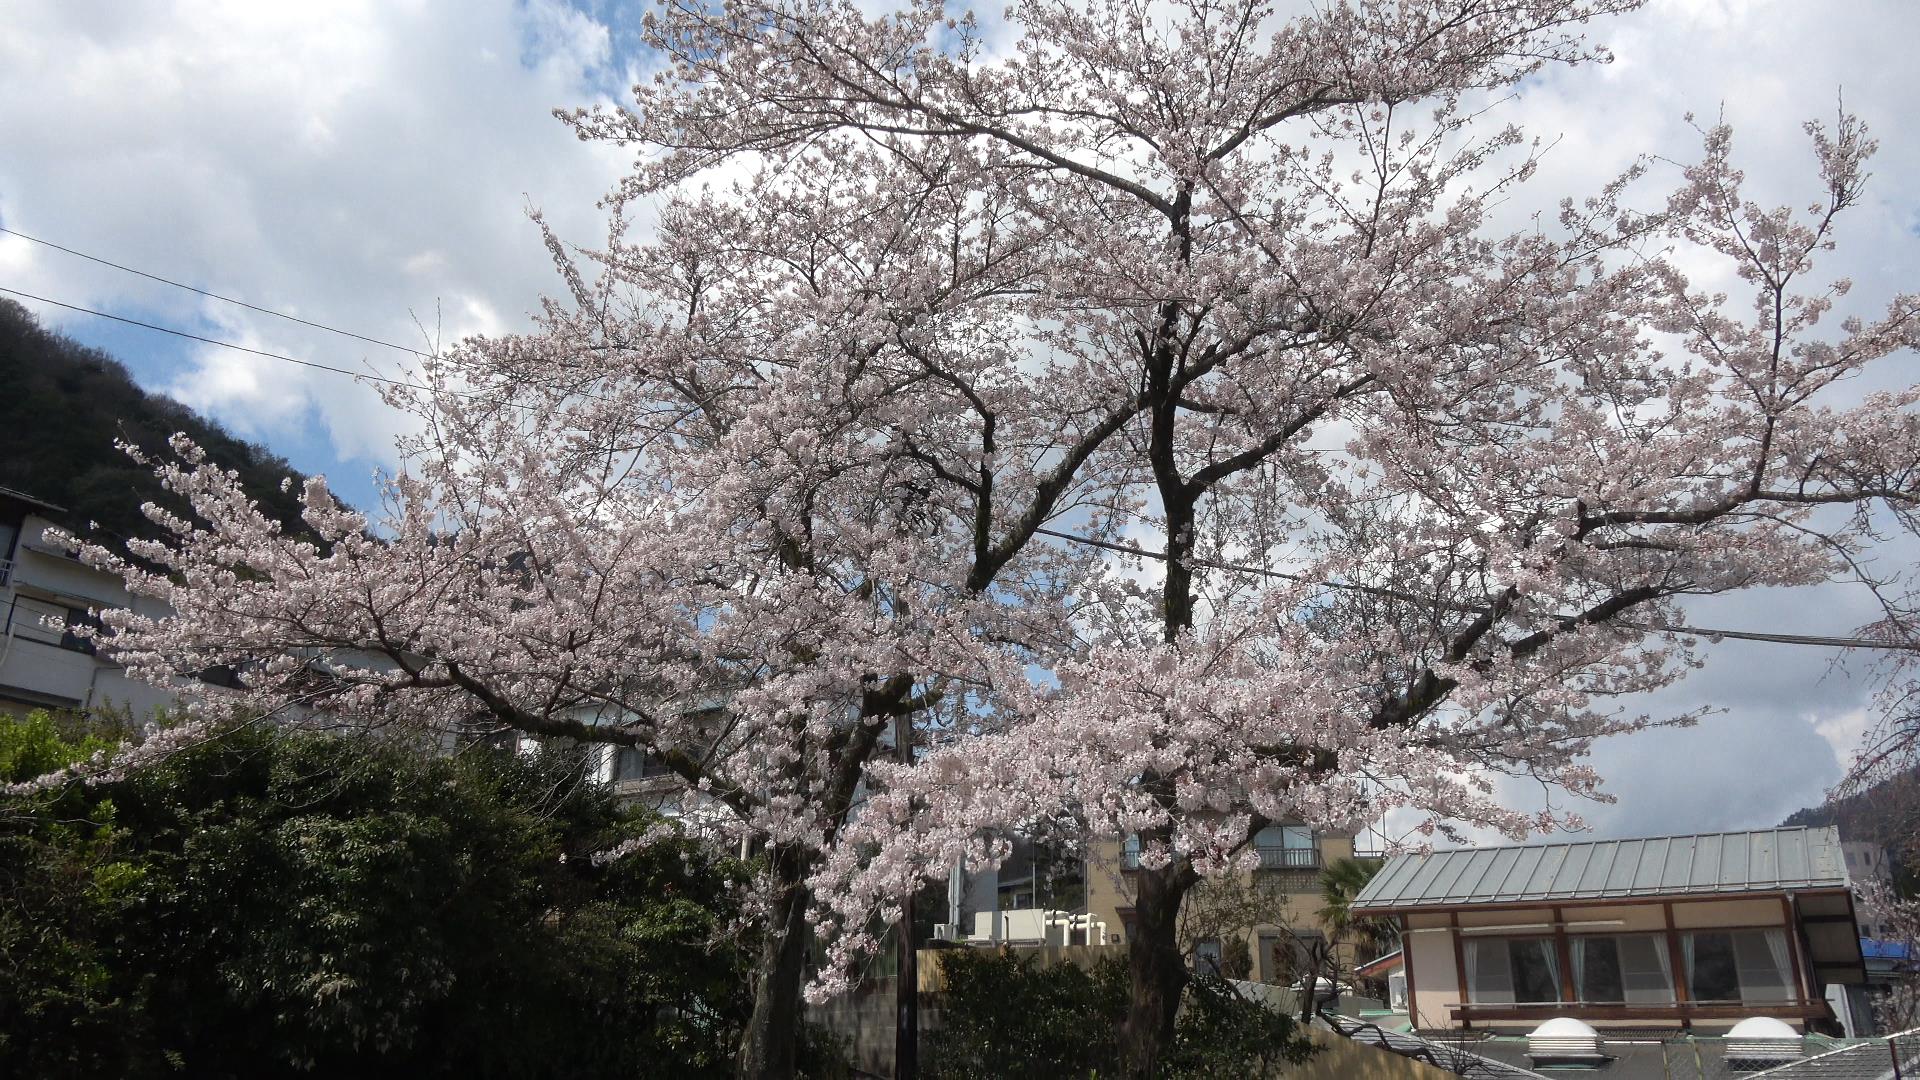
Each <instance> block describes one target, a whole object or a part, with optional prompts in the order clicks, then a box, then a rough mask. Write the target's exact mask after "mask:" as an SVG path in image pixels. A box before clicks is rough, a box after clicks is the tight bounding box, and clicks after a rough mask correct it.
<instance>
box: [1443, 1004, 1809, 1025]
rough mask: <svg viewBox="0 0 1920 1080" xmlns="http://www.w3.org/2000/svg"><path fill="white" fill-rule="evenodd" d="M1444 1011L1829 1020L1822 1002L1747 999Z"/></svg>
mask: <svg viewBox="0 0 1920 1080" xmlns="http://www.w3.org/2000/svg"><path fill="white" fill-rule="evenodd" d="M1447 1011H1448V1012H1449V1013H1451V1014H1452V1015H1453V1018H1454V1019H1455V1020H1457V1021H1460V1022H1462V1023H1465V1024H1472V1023H1474V1022H1475V1021H1481V1022H1498V1021H1507V1022H1513V1021H1539V1020H1548V1019H1552V1018H1553V1017H1556V1016H1571V1017H1573V1018H1574V1019H1576V1020H1665V1021H1673V1022H1676V1023H1677V1022H1680V1021H1685V1020H1744V1019H1746V1018H1747V1017H1749V1016H1777V1017H1782V1018H1788V1019H1794V1020H1831V1019H1833V1006H1832V1005H1830V1004H1829V1003H1827V1002H1825V1001H1802V1000H1793V1001H1749V1002H1727V1001H1713V1002H1691V1001H1680V1002H1645V1003H1640V1004H1624V1003H1620V1002H1565V1001H1548V1002H1519V1003H1513V1004H1508V1003H1500V1004H1492V1003H1479V1004H1471V1005H1449V1006H1447Z"/></svg>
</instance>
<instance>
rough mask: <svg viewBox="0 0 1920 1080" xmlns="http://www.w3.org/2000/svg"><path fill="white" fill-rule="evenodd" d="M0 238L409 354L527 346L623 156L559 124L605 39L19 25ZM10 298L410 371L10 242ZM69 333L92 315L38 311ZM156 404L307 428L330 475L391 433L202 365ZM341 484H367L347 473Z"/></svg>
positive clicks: (15, 10)
mask: <svg viewBox="0 0 1920 1080" xmlns="http://www.w3.org/2000/svg"><path fill="white" fill-rule="evenodd" d="M7 21H8V28H7V33H6V34H4V35H0V99H4V100H6V101H7V102H8V103H9V104H8V108H7V110H6V111H5V112H4V114H0V145H4V146H6V147H7V153H6V154H5V155H4V156H0V217H3V218H4V220H5V223H6V224H7V225H8V226H9V227H12V228H17V229H20V230H21V231H23V232H27V233H30V234H32V235H36V236H40V237H43V238H45V239H48V240H52V241H55V242H59V243H64V244H68V245H70V246H73V247H76V248H79V249H81V250H85V251H90V252H94V253H97V254H100V255H103V256H106V257H109V258H113V259H115V260H117V261H121V262H125V263H127V264H129V265H132V266H136V267H140V268H142V269H151V270H153V271H155V272H158V273H162V274H166V275H168V276H173V277H177V278H180V279H182V280H185V281H188V282H190V283H193V284H197V285H201V286H203V287H206V288H209V289H212V290H214V291H218V292H223V293H226V294H228V295H234V296H239V297H241V298H243V299H247V300H250V301H253V302H256V303H260V304H263V305H266V306H272V307H277V308H280V309H282V310H286V311H289V312H290V313H293V314H296V315H299V316H301V317H303V318H308V319H313V320H315V321H319V322H324V323H328V324H331V325H334V326H339V327H342V328H345V329H350V330H354V331H356V332H359V333H364V334H367V335H369V336H372V337H377V338H381V339H384V340H387V341H393V342H397V343H400V344H403V345H408V346H412V347H419V346H420V345H421V343H422V340H423V339H422V336H421V333H420V331H419V329H418V328H417V327H416V326H415V322H414V320H415V318H416V317H417V318H418V319H419V320H420V322H422V323H425V324H426V325H427V326H428V328H429V329H433V328H435V324H436V320H444V322H443V323H442V324H441V325H440V326H439V327H438V328H439V329H440V330H441V331H442V332H443V334H444V336H445V337H446V338H447V339H448V340H451V339H454V338H457V337H459V336H461V335H465V334H468V333H473V332H476V331H499V330H503V329H512V328H517V327H519V326H520V325H522V324H523V323H524V315H523V313H525V312H527V311H529V310H531V309H532V308H533V307H534V306H535V305H536V303H537V299H538V297H539V295H540V294H541V293H542V292H543V291H547V290H549V289H550V288H551V287H552V285H553V283H554V279H553V277H552V273H551V268H550V264H549V263H548V261H547V258H546V255H545V252H544V250H543V248H542V247H541V244H540V240H539V236H538V234H537V232H536V231H535V230H534V229H533V227H532V226H531V225H530V224H529V223H528V222H527V220H526V217H525V207H526V205H527V204H528V202H529V201H531V202H533V203H535V204H537V205H541V206H544V207H546V208H547V209H548V214H549V217H550V219H551V220H552V221H553V223H554V225H555V226H556V228H558V229H559V230H560V231H561V233H562V234H563V235H565V236H570V237H579V238H581V239H583V240H594V239H597V238H599V237H600V236H602V235H603V234H604V229H603V228H602V224H601V215H600V212H599V211H598V210H597V209H596V208H595V206H594V203H595V200H596V199H597V198H598V197H599V196H600V195H602V194H603V193H604V192H605V191H606V189H607V188H608V186H609V185H610V184H611V183H612V181H613V179H614V178H615V177H616V176H617V175H618V174H619V171H620V164H621V162H622V160H623V159H624V157H625V155H624V154H623V153H621V152H619V151H615V150H612V149H610V148H606V147H599V146H590V145H587V144H583V143H580V142H579V141H578V140H576V139H574V138H573V136H572V135H571V134H570V133H569V132H568V131H567V130H566V129H565V128H564V127H563V126H562V125H561V124H560V123H559V122H558V121H556V120H554V119H553V117H552V115H551V110H552V109H553V108H554V107H555V106H561V105H573V104H586V103H591V102H592V101H593V100H595V99H596V96H597V94H598V88H599V87H600V86H601V85H602V84H603V83H605V82H606V81H607V79H608V77H609V65H610V64H611V62H612V48H611V43H610V39H609V36H608V33H607V31H606V29H605V28H604V27H602V26H600V25H599V24H598V23H595V22H593V21H592V20H591V19H588V18H586V17H585V16H583V15H581V14H579V13H578V12H576V11H573V10H572V9H570V8H567V7H566V6H565V5H563V4H558V3H553V2H548V0H540V2H535V3H529V4H517V3H513V2H511V0H476V2H450V0H413V2H407V3H373V2H367V3H361V4H358V5H348V6H341V5H295V4H259V3H251V2H236V3H220V2H215V0H180V2H177V3H173V4H168V5H159V4H154V5H134V6H132V7H128V6H126V5H119V4H85V3H72V2H68V0H55V2H46V3H27V4H24V5H21V4H15V5H10V6H9V14H8V19H7ZM0 274H4V280H0V284H6V285H12V286H15V287H18V288H22V289H27V290H28V291H33V292H37V293H39V294H41V295H45V296H50V297H55V298H58V299H62V300H67V301H70V302H74V303H79V304H84V305H87V306H92V307H100V308H102V309H104V310H109V311H127V310H130V309H137V310H141V311H144V312H146V313H148V314H149V315H150V316H152V317H156V321H161V322H165V323H167V324H169V325H175V326H181V327H184V328H188V329H195V330H198V331H199V332H202V333H209V330H210V329H211V330H213V331H215V332H213V333H209V336H220V337H226V338H229V339H232V340H236V341H240V342H242V343H244V344H247V345H249V346H253V347H257V348H260V349H264V350H267V351H271V352H279V353H286V354H288V355H293V356H299V357H303V358H311V359H314V360H318V361H322V362H326V363H330V364H334V365H336V366H340V367H346V368H351V369H355V370H362V369H364V368H366V367H367V366H368V365H371V366H372V367H373V368H375V369H377V370H380V371H384V372H387V373H394V372H396V371H398V370H400V369H401V368H402V366H403V365H404V364H405V363H406V362H407V357H406V356H405V355H404V354H402V353H399V352H395V351H392V350H388V349H383V348H380V347H378V346H372V345H367V344H365V343H363V342H357V341H352V340H350V339H346V338H340V337H336V336H333V335H329V334H325V333H321V332H319V331H312V330H308V329H305V328H301V327H297V326H294V325H293V324H289V323H284V322H281V321H278V320H274V319H270V318H267V317H265V316H260V315H256V314H253V313H249V312H245V311H243V310H241V309H237V308H232V307H229V306H227V305H222V304H218V303H216V302H213V301H206V300H202V299H201V298H198V297H195V296H193V295H191V294H188V293H184V292H179V291H177V290H172V289H167V288H165V287H164V286H159V285H155V284H153V283H151V282H143V281H141V280H139V279H137V278H131V277H128V276H126V275H122V274H118V273H115V272H113V271H110V270H106V269H104V268H101V267H97V266H92V265H90V264H87V263H84V262H81V261H79V260H75V259H72V258H71V257H68V256H65V255H61V254H59V253H57V252H50V251H46V250H44V249H38V248H33V247H32V246H31V245H27V244H26V243H25V242H24V241H19V240H15V239H12V238H7V239H6V240H5V241H0ZM41 314H42V316H43V318H47V319H48V321H50V322H52V323H54V324H56V325H60V326H63V327H65V326H76V325H77V322H76V321H77V320H79V319H82V318H84V317H81V316H71V315H59V314H53V313H50V312H47V311H45V310H42V311H41ZM192 362H193V364H194V365H195V366H194V368H193V369H192V370H186V371H181V372H179V373H178V374H177V375H176V376H175V377H173V378H172V379H170V380H168V381H167V383H166V385H165V386H164V387H163V389H166V390H167V391H168V392H170V393H172V394H173V395H174V396H176V397H178V398H180V399H181V400H183V401H185V402H186V403H188V404H190V405H193V406H194V407H196V408H200V409H203V410H206V411H208V412H210V413H212V414H213V415H214V416H216V417H218V418H219V419H221V420H223V421H224V422H226V423H227V424H228V425H229V426H231V427H233V428H234V429H236V430H237V431H239V432H240V433H241V434H243V435H247V436H249V437H253V438H263V439H266V440H267V441H270V442H271V441H272V439H273V436H274V435H275V434H276V433H277V431H278V430H280V428H281V426H282V425H285V424H288V423H290V422H298V421H299V420H301V419H302V418H303V417H305V416H307V415H309V413H308V409H309V408H311V409H312V410H314V411H316V412H317V414H318V416H319V417H320V419H321V420H322V422H323V423H324V424H325V425H326V428H327V435H328V437H329V438H330V440H331V443H332V445H333V447H334V448H335V450H336V452H337V453H338V455H339V456H340V457H341V458H342V459H371V460H373V461H381V460H388V459H389V458H390V456H391V444H392V436H393V434H394V433H395V431H396V430H397V429H398V428H400V427H401V426H402V425H403V423H404V421H403V419H402V418H400V417H398V416H397V415H396V414H393V413H392V412H390V411H388V410H386V409H385V408H383V407H382V406H381V405H380V404H379V402H378V400H377V399H376V398H375V396H374V395H373V393H372V391H371V390H369V389H367V388H365V387H360V386H356V385H355V384H354V383H353V382H351V381H350V380H348V379H345V378H343V377H341V376H337V375H332V374H326V373H322V372H314V371H310V370H304V369H300V368H296V367H293V366H290V365H286V364H283V363H278V362H275V361H270V360H265V359H262V358H258V357H248V356H245V355H243V354H238V353H232V352H227V351H225V350H220V349H216V348H213V347H211V346H209V347H206V348H203V349H199V350H197V351H196V352H195V353H194V354H193V360H192ZM356 471H358V470H357V469H356Z"/></svg>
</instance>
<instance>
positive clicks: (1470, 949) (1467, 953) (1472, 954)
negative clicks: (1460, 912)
mask: <svg viewBox="0 0 1920 1080" xmlns="http://www.w3.org/2000/svg"><path fill="white" fill-rule="evenodd" d="M1459 932H1460V931H1458V930H1455V931H1454V933H1456V934H1457V933H1459ZM1484 944H1486V942H1484V941H1473V940H1469V941H1467V943H1466V948H1463V949H1461V950H1460V959H1461V961H1462V962H1464V963H1465V964H1466V965H1467V970H1466V972H1465V974H1466V976H1467V998H1468V999H1469V1000H1473V1001H1477V1000H1479V998H1480V946H1482V945H1484Z"/></svg>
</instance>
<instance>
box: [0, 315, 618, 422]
mask: <svg viewBox="0 0 1920 1080" xmlns="http://www.w3.org/2000/svg"><path fill="white" fill-rule="evenodd" d="M0 293H9V294H11V295H14V296H18V297H22V298H24V299H27V300H32V301H35V302H37V303H41V304H52V305H53V306H54V307H60V308H66V309H67V310H68V311H78V312H80V313H81V314H83V315H93V316H96V317H98V318H102V319H111V320H113V321H114V322H117V323H125V324H127V325H128V326H138V327H140V328H142V329H145V330H157V331H159V332H160V333H162V334H172V335H173V336H174V337H178V338H186V339H187V340H189V341H200V342H205V343H206V344H208V345H217V346H219V347H220V348H222V349H232V350H233V351H235V352H243V353H248V354H250V355H253V356H261V357H265V358H266V359H268V360H280V361H284V362H285V363H289V364H298V365H300V366H301V367H307V368H314V369H316V370H319V371H331V372H333V373H334V374H336V375H346V376H349V377H351V378H355V379H365V380H367V381H369V382H377V383H385V384H386V385H388V386H401V387H405V388H407V389H409V390H423V391H425V392H427V393H429V394H452V395H454V396H456V397H464V398H472V399H474V400H476V401H486V402H492V403H494V404H498V405H511V406H513V407H514V408H517V409H529V410H530V409H532V408H533V406H531V405H524V404H521V403H520V402H517V401H507V400H505V399H504V398H499V397H495V396H493V395H491V394H486V393H482V392H480V391H475V390H453V389H449V388H447V387H438V388H436V387H432V386H427V385H425V384H422V383H415V382H408V381H406V380H405V379H390V378H388V377H386V376H384V375H374V374H370V373H368V372H364V371H352V370H349V369H347V368H343V367H335V366H333V365H332V364H323V363H320V362H319V361H317V360H302V359H300V358H299V357H297V356H288V355H286V354H285V353H276V352H268V351H266V350H265V349H256V348H253V347H252V346H249V345H240V344H236V343H234V342H231V341H222V340H220V339H219V338H210V337H207V336H205V335H203V334H195V333H190V332H188V331H186V330H176V329H174V328H173V327H171V326H161V325H160V324H158V323H150V322H144V321H142V320H140V319H134V318H129V317H128V316H125V315H115V314H114V313H112V312H110V311H99V310H96V309H94V308H90V307H82V306H81V305H79V304H69V303H67V302H66V301H64V300H54V299H51V298H49V297H45V296H36V295H35V294H33V293H30V292H26V291H25V290H22V289H13V288H9V287H7V286H5V285H0ZM296 321H298V320H296ZM340 332H341V333H345V331H340ZM353 336H357V335H353ZM422 355H425V354H422ZM589 396H590V395H589Z"/></svg>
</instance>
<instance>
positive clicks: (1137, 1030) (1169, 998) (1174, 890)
mask: <svg viewBox="0 0 1920 1080" xmlns="http://www.w3.org/2000/svg"><path fill="white" fill-rule="evenodd" d="M1195 880H1197V879H1196V877H1195V875H1194V873H1193V867H1192V865H1191V864H1189V863H1188V862H1187V861H1186V860H1185V859H1176V860H1174V861H1173V862H1172V863H1170V864H1169V865H1167V866H1165V867H1163V868H1161V869H1158V870H1147V869H1144V868H1143V869H1141V870H1140V871H1139V872H1138V873H1137V874H1136V875H1135V881H1134V885H1135V889H1136V895H1135V897H1134V904H1133V910H1134V916H1135V919H1136V921H1135V924H1134V925H1133V927H1132V928H1131V930H1130V932H1129V933H1128V935H1127V969H1128V973H1129V975H1130V976H1131V982H1132V988H1133V995H1132V1000H1131V1002H1130V1003H1129V1004H1128V1006H1127V1019H1126V1022H1125V1023H1124V1024H1122V1025H1121V1028H1120V1046H1121V1050H1122V1052H1123V1053H1124V1054H1125V1055H1126V1062H1125V1068H1126V1074H1127V1075H1128V1076H1130V1077H1133V1078H1135V1080H1150V1078H1151V1077H1153V1076H1156V1075H1158V1072H1159V1065H1160V1059H1161V1058H1162V1057H1164V1056H1165V1055H1166V1051H1167V1047H1168V1046H1170V1045H1172V1043H1173V1024H1174V1018H1175V1017H1176V1016H1177V1015H1178V1014H1179V1011H1180V996H1181V994H1183V993H1185V992H1186V989H1187V979H1188V977H1189V974H1188V971H1187V962H1186V957H1184V956H1182V955H1181V953H1180V940H1179V936H1178V934H1177V933H1176V932H1175V931H1176V928H1177V926H1178V923H1179V917H1180V901H1181V900H1182V899H1183V898H1184V897H1185V896H1186V895H1187V890H1188V889H1191V888H1192V887H1193V883H1194V881H1195Z"/></svg>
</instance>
